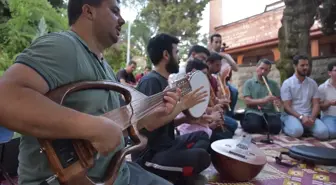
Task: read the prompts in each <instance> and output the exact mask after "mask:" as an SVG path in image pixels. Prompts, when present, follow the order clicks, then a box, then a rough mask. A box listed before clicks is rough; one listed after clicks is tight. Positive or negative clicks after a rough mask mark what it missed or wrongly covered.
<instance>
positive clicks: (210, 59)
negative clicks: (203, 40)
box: [207, 52, 223, 64]
mask: <svg viewBox="0 0 336 185" xmlns="http://www.w3.org/2000/svg"><path fill="white" fill-rule="evenodd" d="M222 59H223V57H222V56H221V55H220V54H218V53H216V52H211V54H210V56H209V57H208V59H207V62H209V63H211V64H212V63H214V62H215V61H218V60H219V61H221V60H222Z"/></svg>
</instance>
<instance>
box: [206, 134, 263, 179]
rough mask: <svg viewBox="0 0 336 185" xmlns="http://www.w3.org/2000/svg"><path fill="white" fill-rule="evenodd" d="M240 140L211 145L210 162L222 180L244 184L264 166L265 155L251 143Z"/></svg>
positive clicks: (219, 141) (248, 140) (245, 138)
mask: <svg viewBox="0 0 336 185" xmlns="http://www.w3.org/2000/svg"><path fill="white" fill-rule="evenodd" d="M251 140H252V138H251V136H249V135H248V136H246V137H245V136H244V137H243V138H242V139H222V140H218V141H215V142H213V143H212V144H211V148H212V150H214V153H213V154H211V160H212V163H213V164H214V166H215V168H216V170H217V171H218V172H219V174H220V177H221V178H222V179H223V180H228V181H234V182H236V181H238V182H246V181H249V180H251V179H253V178H254V177H256V176H257V175H258V174H259V173H260V171H261V170H262V169H263V167H264V165H265V164H266V162H267V161H266V155H265V154H264V152H263V151H262V150H261V149H259V148H258V147H257V146H256V145H255V144H253V143H252V142H251Z"/></svg>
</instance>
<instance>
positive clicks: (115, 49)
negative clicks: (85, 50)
mask: <svg viewBox="0 0 336 185" xmlns="http://www.w3.org/2000/svg"><path fill="white" fill-rule="evenodd" d="M131 54H132V55H133V56H135V55H140V51H139V50H137V49H134V48H133V49H131ZM104 57H105V59H106V61H107V62H108V63H109V64H110V66H111V67H112V69H113V70H114V72H117V71H118V70H119V69H122V68H124V67H125V66H126V61H127V44H126V43H118V44H116V45H114V46H112V47H110V48H109V49H107V50H106V51H105V52H104ZM131 58H132V57H131Z"/></svg>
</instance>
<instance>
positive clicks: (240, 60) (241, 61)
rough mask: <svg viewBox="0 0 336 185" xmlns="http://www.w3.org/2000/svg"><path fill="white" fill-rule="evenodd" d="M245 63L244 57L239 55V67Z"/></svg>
mask: <svg viewBox="0 0 336 185" xmlns="http://www.w3.org/2000/svg"><path fill="white" fill-rule="evenodd" d="M243 61H244V55H238V56H237V64H238V65H240V64H243Z"/></svg>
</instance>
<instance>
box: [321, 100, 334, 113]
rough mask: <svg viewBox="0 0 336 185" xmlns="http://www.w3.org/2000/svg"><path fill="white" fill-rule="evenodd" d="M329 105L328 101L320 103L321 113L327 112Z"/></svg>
mask: <svg viewBox="0 0 336 185" xmlns="http://www.w3.org/2000/svg"><path fill="white" fill-rule="evenodd" d="M331 103H332V102H330V101H328V100H324V101H320V108H321V110H323V111H326V110H328V109H329V107H330V106H331Z"/></svg>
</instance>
